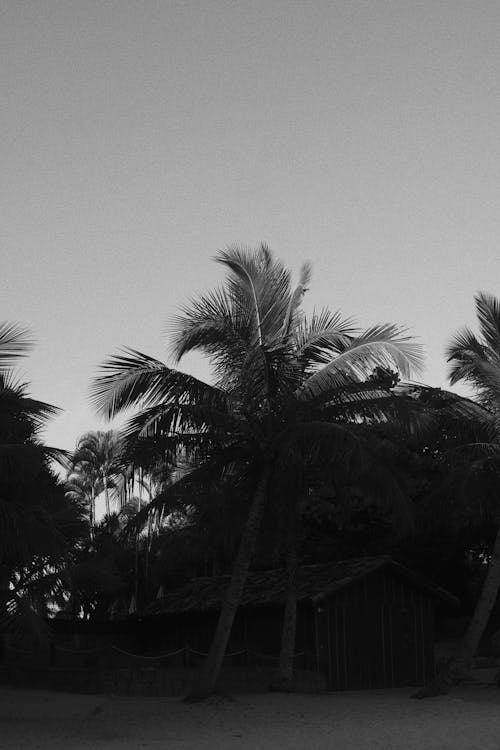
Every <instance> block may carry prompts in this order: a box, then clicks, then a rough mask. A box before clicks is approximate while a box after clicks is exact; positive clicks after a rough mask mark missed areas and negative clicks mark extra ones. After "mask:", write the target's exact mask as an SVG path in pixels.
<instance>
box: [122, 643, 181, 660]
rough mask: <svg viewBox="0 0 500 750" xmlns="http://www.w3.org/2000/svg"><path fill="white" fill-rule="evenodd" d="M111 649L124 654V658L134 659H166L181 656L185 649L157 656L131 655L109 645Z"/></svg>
mask: <svg viewBox="0 0 500 750" xmlns="http://www.w3.org/2000/svg"><path fill="white" fill-rule="evenodd" d="M111 648H112V649H113V650H114V651H118V652H119V653H120V654H125V655H126V656H133V657H134V659H153V660H154V659H166V658H168V657H169V656H175V655H176V654H181V653H182V652H183V651H184V650H185V649H184V648H179V649H177V651H170V652H169V653H168V654H158V656H146V654H132V653H131V652H130V651H124V649H122V648H119V647H118V646H114V645H111Z"/></svg>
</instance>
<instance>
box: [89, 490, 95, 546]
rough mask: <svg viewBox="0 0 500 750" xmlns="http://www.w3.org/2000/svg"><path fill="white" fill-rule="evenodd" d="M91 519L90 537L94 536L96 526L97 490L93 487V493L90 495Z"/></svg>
mask: <svg viewBox="0 0 500 750" xmlns="http://www.w3.org/2000/svg"><path fill="white" fill-rule="evenodd" d="M89 520H90V538H91V539H93V538H94V526H95V490H94V488H93V487H92V494H91V495H90V507H89Z"/></svg>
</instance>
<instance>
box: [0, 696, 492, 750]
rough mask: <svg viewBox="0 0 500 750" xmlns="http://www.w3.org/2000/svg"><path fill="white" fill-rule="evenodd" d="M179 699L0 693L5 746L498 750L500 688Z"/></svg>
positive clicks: (0, 741)
mask: <svg viewBox="0 0 500 750" xmlns="http://www.w3.org/2000/svg"><path fill="white" fill-rule="evenodd" d="M408 695H409V691H408V690H376V691H369V692H368V691H366V692H365V691H363V692H346V693H331V694H329V695H280V694H269V695H239V696H237V697H236V699H235V700H234V702H231V701H227V700H223V699H221V698H214V699H211V700H209V701H207V702H205V703H201V704H194V705H186V704H184V703H182V702H181V701H179V700H178V699H176V698H124V697H112V696H106V697H103V696H89V695H68V694H64V693H49V692H42V691H34V690H13V689H10V688H0V748H2V750H27V749H28V748H30V750H32V749H33V748H41V749H43V750H45V748H47V750H48V748H50V750H73V749H74V750H80V748H81V749H82V750H83V748H95V749H97V750H112V749H113V750H115V749H116V750H117V749H118V748H120V750H136V748H151V750H157V749H159V748H161V750H181V749H183V750H186V749H189V750H195V749H196V750H206V749H207V748H214V750H228V749H229V748H231V750H233V748H234V749H235V750H267V749H268V748H269V749H271V748H272V749H273V750H275V749H276V748H286V749H287V750H330V748H331V749H332V750H333V749H334V748H335V750H367V749H368V748H370V750H371V749H372V748H381V750H416V749H417V748H418V749H419V750H420V749H421V748H422V749H425V750H444V749H445V748H446V749H448V748H450V750H451V749H452V748H453V750H476V749H477V750H500V690H498V689H495V688H466V689H462V688H460V689H457V690H456V691H455V692H454V693H452V695H451V696H447V697H440V698H433V699H430V700H425V701H415V700H409V699H408Z"/></svg>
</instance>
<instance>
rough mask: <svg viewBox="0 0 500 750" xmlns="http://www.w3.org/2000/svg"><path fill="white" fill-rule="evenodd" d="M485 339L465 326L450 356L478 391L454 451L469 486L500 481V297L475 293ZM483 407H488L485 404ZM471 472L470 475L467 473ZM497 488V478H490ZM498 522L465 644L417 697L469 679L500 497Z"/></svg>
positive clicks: (495, 582) (496, 553)
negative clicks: (470, 419) (466, 435)
mask: <svg viewBox="0 0 500 750" xmlns="http://www.w3.org/2000/svg"><path fill="white" fill-rule="evenodd" d="M475 305H476V314H477V318H478V323H479V337H478V336H476V335H475V334H474V333H473V332H472V331H471V330H470V329H468V328H463V329H462V330H460V331H458V332H457V333H456V334H455V335H454V337H453V338H452V340H451V342H450V345H449V346H448V349H447V352H446V355H447V360H448V362H450V364H451V368H450V374H449V379H450V383H451V385H455V384H456V383H464V384H466V385H468V386H470V387H472V389H473V390H474V391H475V396H476V402H477V404H478V408H477V409H476V411H475V415H474V416H475V419H474V422H473V423H471V424H469V425H468V427H469V430H470V432H471V433H475V434H474V437H473V438H472V439H469V441H467V442H464V443H463V444H462V445H460V446H459V447H458V448H455V450H454V451H452V453H451V455H452V457H453V456H455V457H457V458H458V462H459V466H460V470H459V472H457V466H456V461H455V462H454V465H453V469H454V473H455V475H456V476H457V477H458V474H460V476H461V477H463V478H464V479H465V480H466V481H467V482H469V484H470V483H471V481H472V482H474V483H475V484H476V491H477V489H478V486H477V482H478V480H479V481H480V482H481V481H483V480H484V479H485V478H486V479H487V475H488V474H489V475H490V476H489V478H490V479H491V477H493V478H494V484H496V485H498V481H499V480H500V300H499V299H498V298H495V297H493V296H492V295H490V294H486V293H482V292H481V293H478V294H477V295H476V296H475ZM479 407H482V408H479ZM464 473H465V476H464ZM489 485H490V488H491V481H490V482H489ZM495 501H496V504H497V511H496V516H497V519H496V525H497V528H498V530H497V534H496V538H495V542H494V545H493V549H492V552H491V557H490V559H489V563H488V569H487V572H486V576H485V579H484V583H483V587H482V591H481V594H480V596H479V599H478V601H477V604H476V607H475V610H474V614H473V616H472V619H471V621H470V623H469V625H468V628H467V630H466V632H465V635H464V637H463V640H462V644H461V648H460V650H459V652H458V653H457V655H456V656H455V657H454V658H453V659H452V660H451V661H450V662H449V664H448V665H447V667H446V669H444V670H443V671H442V673H441V674H439V675H438V678H437V680H436V682H435V683H434V684H433V685H430V686H427V687H426V688H423V689H422V690H421V691H419V692H418V693H417V694H416V697H419V698H423V697H429V696H432V695H438V694H441V693H446V692H448V691H449V690H450V689H451V687H452V686H453V684H454V683H456V682H457V681H460V680H461V679H463V678H464V677H465V676H466V675H467V674H468V673H469V671H470V668H471V664H472V659H473V657H474V655H475V654H476V651H477V648H478V646H479V642H480V640H481V637H482V635H483V633H484V631H485V629H486V626H487V625H488V621H489V618H490V614H491V611H492V609H493V606H494V604H495V601H496V598H497V595H498V590H499V586H500V526H498V499H496V498H495Z"/></svg>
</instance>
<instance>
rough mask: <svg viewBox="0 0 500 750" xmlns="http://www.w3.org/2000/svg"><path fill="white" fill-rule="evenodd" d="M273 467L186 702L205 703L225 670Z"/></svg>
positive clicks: (263, 481)
mask: <svg viewBox="0 0 500 750" xmlns="http://www.w3.org/2000/svg"><path fill="white" fill-rule="evenodd" d="M270 475H271V467H270V466H269V465H267V466H265V467H264V468H263V470H262V472H261V475H260V477H259V479H258V482H257V486H256V488H255V491H254V494H253V497H252V502H251V505H250V511H249V513H248V518H247V521H246V524H245V528H244V530H243V536H242V538H241V541H240V546H239V549H238V554H237V555H236V560H235V563H234V567H233V572H232V575H231V580H230V582H229V585H228V587H227V590H226V593H225V596H224V602H223V604H222V610H221V613H220V616H219V620H218V622H217V627H216V630H215V634H214V637H213V639H212V644H211V646H210V651H209V653H208V656H207V658H206V660H205V664H204V665H203V669H202V672H201V674H200V676H199V679H198V681H197V682H196V683H195V684H194V686H193V688H192V689H191V690H190V692H189V693H188V695H187V696H186V698H185V700H186V701H188V702H191V701H197V700H202V699H203V698H207V697H208V696H209V695H211V694H212V693H214V692H215V689H216V685H217V680H218V678H219V674H220V670H221V667H222V660H223V659H224V654H225V652H226V648H227V644H228V641H229V637H230V635H231V629H232V627H233V622H234V618H235V615H236V611H237V609H238V607H239V604H240V601H241V595H242V593H243V588H244V586H245V581H246V578H247V574H248V568H249V567H250V563H251V561H252V557H253V554H254V551H255V547H256V544H257V539H258V535H259V530H260V526H261V523H262V517H263V515H264V508H265V505H266V500H267V489H268V484H269V477H270Z"/></svg>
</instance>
